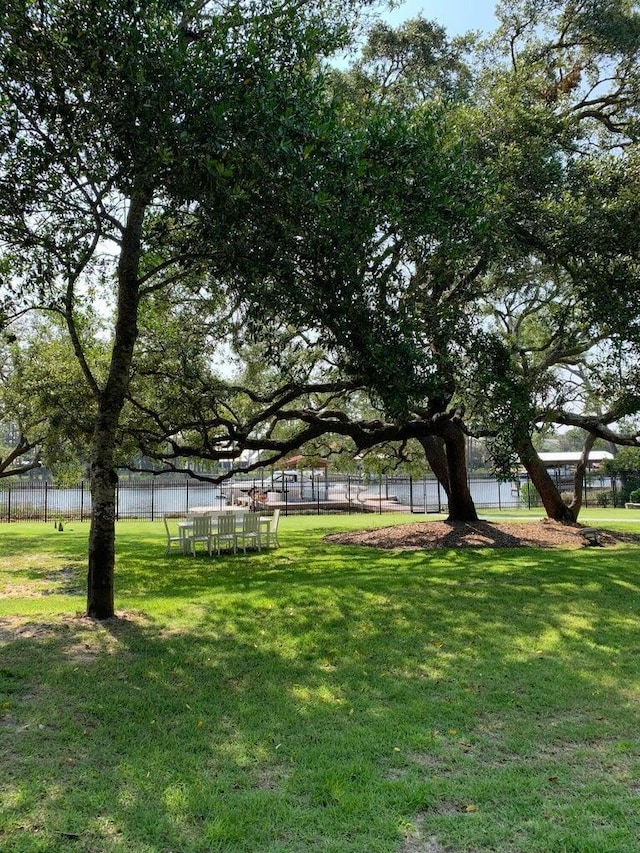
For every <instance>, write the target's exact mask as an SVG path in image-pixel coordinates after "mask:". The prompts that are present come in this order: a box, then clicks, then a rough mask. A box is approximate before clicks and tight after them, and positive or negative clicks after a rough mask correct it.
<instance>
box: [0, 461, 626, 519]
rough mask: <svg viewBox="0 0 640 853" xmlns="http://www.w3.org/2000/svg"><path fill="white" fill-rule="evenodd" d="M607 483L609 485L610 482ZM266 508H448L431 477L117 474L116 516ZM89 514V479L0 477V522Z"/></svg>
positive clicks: (510, 492) (481, 483) (474, 480)
mask: <svg viewBox="0 0 640 853" xmlns="http://www.w3.org/2000/svg"><path fill="white" fill-rule="evenodd" d="M469 485H470V488H471V494H472V496H473V499H474V501H475V504H476V506H477V508H478V509H518V508H526V507H531V505H532V497H531V496H532V493H533V492H532V489H531V488H530V487H529V484H528V482H527V481H526V480H525V479H523V480H521V481H514V482H512V483H499V482H498V481H497V480H496V479H495V478H492V477H490V476H482V475H477V476H476V475H473V476H471V477H470V479H469ZM609 488H611V485H609ZM250 489H254V490H255V491H256V496H257V498H258V499H259V501H260V502H261V504H262V505H264V506H265V507H266V508H267V509H268V508H269V507H271V508H273V509H275V508H276V507H279V508H280V510H281V511H282V513H283V514H285V515H299V514H311V513H312V514H317V515H321V514H324V513H335V512H339V513H385V512H406V513H438V512H446V511H447V509H448V507H447V496H446V493H445V492H444V491H443V490H442V488H441V487H440V485H439V483H438V481H437V480H436V479H435V478H434V477H425V478H414V477H390V476H380V477H377V478H371V477H356V476H335V477H331V476H326V475H324V474H321V475H319V476H308V475H305V474H293V473H289V474H285V473H282V472H280V473H279V474H278V475H275V476H274V475H273V474H272V475H270V476H264V477H260V478H253V479H247V478H242V479H241V478H236V479H232V480H227V481H225V482H224V483H223V484H221V485H218V486H215V485H212V484H209V483H201V482H197V481H193V480H188V479H187V480H183V481H179V482H176V481H162V480H161V479H159V478H149V479H148V480H135V481H126V480H123V481H120V483H119V484H118V486H117V493H116V517H117V518H118V519H124V518H137V519H150V520H154V519H158V518H162V516H163V515H170V516H183V515H186V513H187V512H188V511H189V510H190V509H191V508H192V507H194V506H198V505H207V506H209V505H213V504H219V503H221V502H222V501H221V498H224V500H225V501H229V502H230V501H234V502H235V501H238V500H247V499H248V496H249V490H250ZM600 490H601V487H600V489H599V488H598V487H597V485H596V486H594V485H591V486H589V484H587V492H586V504H587V505H589V502H591V503H592V504H594V503H595V502H596V493H597V491H600ZM90 517H91V494H90V489H89V484H88V482H86V481H82V482H80V483H78V484H76V485H74V486H64V487H63V486H57V485H56V484H55V483H51V482H49V481H29V480H24V481H17V482H5V483H2V482H0V522H11V521H45V522H47V521H58V520H81V521H82V520H85V519H88V518H90Z"/></svg>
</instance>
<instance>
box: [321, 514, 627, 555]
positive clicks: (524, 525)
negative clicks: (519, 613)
mask: <svg viewBox="0 0 640 853" xmlns="http://www.w3.org/2000/svg"><path fill="white" fill-rule="evenodd" d="M584 530H585V527H584V526H583V525H581V524H562V523H560V522H558V521H551V519H547V518H545V519H542V520H540V521H523V522H518V521H505V522H493V521H476V522H449V521H425V522H418V523H409V524H396V525H393V526H390V527H378V528H376V529H374V530H355V531H353V532H351V533H333V534H331V535H330V536H326V537H325V541H326V542H335V543H337V544H340V545H366V546H369V547H372V548H389V549H394V548H395V549H402V550H405V551H419V550H424V549H428V548H526V547H536V548H584V547H585V546H586V543H585V538H584V536H583V533H582V531H584ZM598 536H599V541H600V544H601V546H604V547H611V546H614V545H618V544H620V543H621V542H626V543H633V544H640V535H638V534H634V533H617V532H613V531H609V530H607V531H605V530H599V531H598Z"/></svg>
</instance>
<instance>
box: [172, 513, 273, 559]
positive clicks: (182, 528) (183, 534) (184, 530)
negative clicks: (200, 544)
mask: <svg viewBox="0 0 640 853" xmlns="http://www.w3.org/2000/svg"><path fill="white" fill-rule="evenodd" d="M252 511H253V510H251V509H250V508H249V507H248V506H192V507H190V509H189V510H188V512H187V517H186V519H185V520H184V521H179V522H178V530H179V532H180V539H181V544H182V551H183V552H184V553H187V551H188V549H189V530H190V529H191V528H193V519H194V518H196V517H198V518H206V517H209V518H217V517H218V516H220V515H223V514H226V513H229V512H232V513H233V514H234V515H235V516H236V526H237V525H241V524H242V519H243V517H244V516H245V515H247V514H248V513H250V512H252ZM254 512H255V511H254ZM260 526H261V527H262V528H263V529H264V532H265V534H266V537H267V544H268V543H269V540H270V536H271V518H270V517H269V516H260Z"/></svg>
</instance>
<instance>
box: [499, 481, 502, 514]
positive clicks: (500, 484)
mask: <svg viewBox="0 0 640 853" xmlns="http://www.w3.org/2000/svg"><path fill="white" fill-rule="evenodd" d="M501 486H502V483H501V482H500V480H498V510H499V511H502V489H501V488H500V487H501Z"/></svg>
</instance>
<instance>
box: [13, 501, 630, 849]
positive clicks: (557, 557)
mask: <svg viewBox="0 0 640 853" xmlns="http://www.w3.org/2000/svg"><path fill="white" fill-rule="evenodd" d="M615 517H616V513H615V512H614V511H613V510H609V511H606V510H603V511H600V513H598V512H596V511H590V512H589V513H588V515H585V517H584V519H582V518H581V520H584V521H585V522H586V523H591V524H596V523H601V524H602V526H609V527H615V526H616V522H615V520H614V519H615ZM617 517H619V518H621V519H624V521H621V522H620V523H619V524H618V525H617V526H618V527H620V528H622V529H625V530H634V531H636V532H640V516H635V517H636V518H637V519H638V520H637V521H636V522H635V523H630V522H629V521H628V519H629V518H631V517H632V516H630V515H626V516H625V514H624V512H622V511H617ZM602 519H608V521H602ZM407 520H411V521H415V520H420V519H416V518H415V517H414V518H411V519H408V518H407V517H406V516H404V517H398V516H395V517H389V516H382V517H366V518H363V517H358V516H351V517H336V516H331V517H304V518H288V519H283V520H282V521H281V526H280V541H281V544H282V547H281V548H280V549H279V550H277V551H271V552H269V553H264V552H263V553H262V554H256V555H251V556H247V557H244V556H241V555H240V556H237V557H234V556H232V555H231V556H225V557H223V558H221V559H213V560H212V559H209V558H208V557H206V556H204V555H201V554H199V555H198V556H197V557H196V558H193V557H188V556H181V555H177V554H174V555H173V556H167V555H165V551H164V544H165V539H164V530H163V527H162V523H161V522H155V523H147V522H122V523H121V524H120V525H119V527H118V544H117V549H118V565H117V574H116V578H117V591H116V601H117V609H118V611H119V613H120V614H124V615H126V617H127V618H126V619H124V620H116V621H110V622H107V623H103V624H98V623H93V622H91V621H89V620H86V619H81V618H78V614H80V613H81V612H82V611H83V608H84V603H85V602H84V554H85V550H86V537H87V530H88V528H87V525H86V523H85V524H82V523H75V524H69V525H67V526H66V528H65V530H64V532H58V531H55V530H54V529H53V525H44V524H14V525H10V526H9V525H3V526H0V850H1V851H2V853H36V851H47V853H62V851H64V853H69V851H70V852H71V853H73V851H78V853H213V851H222V853H234V852H235V851H261V853H262V851H264V852H265V853H285V851H286V853H308V851H323V853H347V851H349V853H378V851H379V853H392V851H393V853H442V851H447V853H462V852H463V851H464V853H484V851H500V853H614V851H615V853H634V851H640V840H639V839H640V735H639V719H640V714H639V710H640V707H639V699H640V607H639V598H638V592H639V589H640V548H638V547H637V546H626V545H625V546H619V547H616V548H607V549H602V548H583V549H580V550H577V551H576V550H574V551H571V550H567V551H558V550H555V551H551V550H549V551H544V550H534V549H521V550H503V551H496V550H490V549H487V550H464V549H460V550H455V551H432V552H415V551H413V552H383V551H377V550H373V549H366V548H361V547H360V548H359V547H341V546H337V545H329V544H327V543H324V542H323V541H322V537H323V535H324V534H326V533H328V532H337V531H339V530H340V529H344V528H349V529H354V528H358V527H362V526H374V525H379V524H389V523H393V522H399V521H407Z"/></svg>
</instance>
